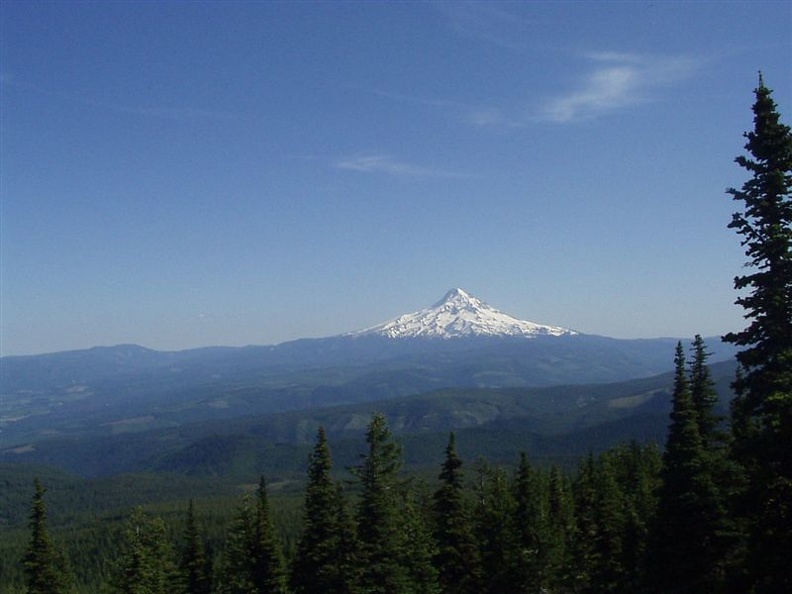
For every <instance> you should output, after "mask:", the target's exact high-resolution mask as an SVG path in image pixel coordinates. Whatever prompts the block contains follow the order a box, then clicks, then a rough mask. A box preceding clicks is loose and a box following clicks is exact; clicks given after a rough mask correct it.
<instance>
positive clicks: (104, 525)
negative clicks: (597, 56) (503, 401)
mask: <svg viewBox="0 0 792 594" xmlns="http://www.w3.org/2000/svg"><path fill="white" fill-rule="evenodd" d="M755 96H756V101H755V103H754V106H753V111H754V116H755V117H754V129H753V131H751V132H749V133H747V134H746V138H747V144H746V146H745V148H746V150H747V152H748V156H743V157H738V158H737V163H738V164H739V165H740V166H741V167H743V168H744V169H746V170H747V171H748V172H749V173H750V175H751V177H750V179H749V181H747V182H746V183H745V184H744V185H743V187H742V188H741V189H740V190H735V189H731V190H729V193H730V194H731V195H732V196H733V197H734V199H735V200H736V201H738V202H739V203H740V204H741V205H742V210H741V211H740V212H738V213H736V214H735V215H734V219H733V221H732V223H731V225H730V227H731V228H733V229H736V231H737V233H738V234H739V235H740V236H741V238H742V244H743V246H744V247H745V253H746V255H747V257H748V263H747V264H748V266H747V269H748V271H747V273H746V274H744V275H742V276H738V277H737V278H736V279H735V288H736V289H738V290H740V291H742V293H741V294H740V297H739V298H738V300H737V303H738V304H739V305H741V306H742V307H743V308H744V310H745V318H746V320H748V326H747V327H746V329H745V330H743V331H741V332H736V333H732V334H730V335H728V336H727V337H726V340H728V341H730V342H732V343H734V344H736V345H738V346H739V347H740V348H741V349H742V350H741V351H740V352H739V354H738V363H739V369H738V374H737V377H736V380H735V382H734V390H735V393H736V397H735V400H734V402H733V404H732V407H731V412H730V415H729V418H722V417H720V416H719V415H718V413H717V410H718V407H717V395H716V391H715V389H714V383H713V380H712V378H711V376H710V372H709V368H708V365H707V357H708V356H709V355H708V351H707V346H706V344H705V343H704V341H703V340H702V339H701V338H700V337H699V336H696V337H695V338H694V340H693V342H692V344H691V345H690V347H689V348H687V349H686V348H685V346H684V345H683V344H682V343H679V344H678V345H677V348H676V351H675V353H673V359H674V370H675V371H674V377H673V392H672V411H671V415H670V419H669V428H668V436H667V442H666V445H665V448H664V450H663V451H661V450H660V449H659V448H658V447H657V446H655V445H653V444H651V443H649V444H644V443H637V442H633V443H630V444H625V445H622V446H619V447H616V448H612V449H610V450H607V451H605V452H603V453H601V454H598V455H593V454H591V455H589V456H588V457H586V458H584V459H583V460H581V461H580V463H579V465H578V467H577V469H576V471H574V472H569V471H566V470H562V469H561V468H559V467H558V466H555V465H550V466H540V465H538V464H535V463H533V462H532V460H531V459H530V458H529V456H528V455H526V454H525V453H523V454H516V455H515V460H514V463H513V465H511V466H508V467H507V466H503V465H495V464H492V463H489V462H488V461H487V460H486V459H479V460H474V461H466V460H462V459H461V458H460V457H459V455H458V452H457V441H456V435H455V434H454V433H453V432H452V433H451V434H450V435H449V438H448V442H447V447H446V450H445V456H444V461H443V463H442V465H441V466H440V467H439V468H437V469H436V472H435V473H434V474H433V476H431V477H429V478H426V477H423V476H419V475H416V474H414V473H413V474H408V473H405V472H403V470H402V462H403V460H402V451H401V446H400V444H399V441H398V440H397V439H396V437H395V436H394V435H393V434H392V432H391V430H390V428H389V427H388V422H387V418H386V417H385V416H384V415H382V414H375V415H374V416H373V417H372V418H371V420H370V423H369V425H368V427H367V430H366V434H365V443H366V447H365V451H364V452H363V453H362V454H361V456H360V459H359V462H358V463H357V464H356V465H354V467H352V468H350V469H349V471H348V472H346V473H345V472H339V471H338V470H335V469H334V468H333V460H332V450H331V444H330V443H329V441H328V439H327V436H326V433H325V431H324V429H320V430H319V432H318V434H317V437H316V441H315V444H314V447H313V450H312V452H311V454H310V458H309V462H308V475H307V481H306V486H305V488H304V489H303V490H299V491H296V492H292V493H291V494H289V493H287V492H282V493H280V494H279V493H278V492H277V491H276V490H275V489H273V488H272V486H269V485H267V483H266V481H265V477H259V478H258V482H257V483H255V482H254V481H255V480H256V478H255V477H251V482H253V485H252V486H251V488H250V489H249V490H248V492H247V493H245V494H244V495H242V496H238V497H235V503H234V505H233V506H232V507H231V508H229V506H228V505H227V501H228V498H223V499H222V501H221V502H217V501H215V502H212V500H210V499H208V498H207V499H202V500H199V501H196V500H193V499H187V500H185V501H184V502H183V503H182V504H181V506H180V509H178V510H173V509H158V508H157V507H155V506H146V507H141V506H134V507H133V508H132V509H131V510H130V511H129V512H128V513H125V514H124V515H123V517H118V516H116V517H106V518H104V519H103V520H102V522H98V523H96V524H94V525H84V524H83V525H80V526H79V527H75V530H74V531H73V532H70V531H69V530H68V529H67V528H66V526H67V525H68V524H67V523H65V522H64V523H63V524H61V527H60V528H59V529H58V531H57V532H56V531H50V529H49V525H48V515H47V514H48V510H47V506H46V487H47V485H45V484H43V483H42V482H41V481H40V480H39V479H35V480H34V481H33V484H32V493H33V495H32V499H31V503H30V507H29V520H28V528H27V530H26V531H15V532H14V533H13V534H10V535H9V541H8V544H4V545H3V549H4V553H5V554H4V560H3V564H2V566H1V567H2V570H3V575H2V576H0V583H2V585H3V587H4V588H5V590H4V591H7V592H8V593H9V594H17V593H18V592H20V593H21V592H29V593H31V594H34V593H35V594H38V593H42V594H43V593H50V594H59V593H71V592H103V593H108V594H114V593H140V594H143V593H145V594H160V593H162V594H164V593H169V594H170V593H177V594H178V593H185V594H187V593H190V594H192V593H202V594H208V593H210V592H211V593H217V594H248V593H251V594H252V593H262V594H263V593H265V592H266V593H283V594H290V593H294V594H309V593H319V592H322V593H333V592H337V593H342V592H343V593H349V594H357V593H365V594H400V593H405V594H406V593H419V594H420V593H426V594H430V593H432V594H435V593H436V594H441V593H442V594H445V593H454V594H464V593H471V594H472V593H489V592H492V593H511V592H514V593H537V592H553V593H571V592H576V593H577V592H583V593H625V594H626V593H647V594H649V593H656V594H672V593H691V594H692V593H700V592H705V593H709V592H712V593H735V594H736V593H749V594H750V593H754V594H765V593H767V594H770V593H773V594H774V593H779V594H780V593H782V592H790V591H792V578H791V577H790V574H792V572H790V571H789V568H788V563H789V553H790V551H792V198H790V193H792V133H790V128H789V127H788V126H785V125H783V124H781V123H780V121H779V115H778V113H777V110H776V106H775V103H774V102H773V100H772V97H771V91H770V90H769V89H768V88H767V87H765V85H764V82H763V80H762V79H761V77H760V81H759V85H758V87H757V89H756V90H755ZM12 540H13V542H12ZM9 553H14V558H13V559H11V560H10V561H9V560H8V557H9Z"/></svg>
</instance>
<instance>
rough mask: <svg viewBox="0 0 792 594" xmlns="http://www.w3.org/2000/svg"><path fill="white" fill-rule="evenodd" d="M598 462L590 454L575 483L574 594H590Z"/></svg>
mask: <svg viewBox="0 0 792 594" xmlns="http://www.w3.org/2000/svg"><path fill="white" fill-rule="evenodd" d="M594 475H595V460H594V454H593V453H589V455H588V456H587V457H586V459H585V460H583V461H581V462H580V464H579V465H578V472H577V476H576V477H575V481H574V482H573V483H572V495H573V501H574V505H575V527H574V531H573V533H572V543H571V546H572V567H571V570H572V574H573V575H572V584H573V588H572V589H573V591H575V592H586V591H587V589H588V587H589V584H590V583H591V576H592V574H593V568H594V539H595V538H596V535H597V522H596V517H595V504H596V496H597V493H596V486H595V484H594Z"/></svg>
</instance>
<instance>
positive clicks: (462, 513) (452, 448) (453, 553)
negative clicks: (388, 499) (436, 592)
mask: <svg viewBox="0 0 792 594" xmlns="http://www.w3.org/2000/svg"><path fill="white" fill-rule="evenodd" d="M445 453H446V458H445V462H443V467H442V470H441V472H440V487H439V488H438V489H437V491H436V492H435V494H434V512H435V531H434V532H435V540H436V542H437V553H436V555H435V565H436V566H437V568H438V570H439V572H440V584H441V586H442V588H443V592H444V593H446V594H467V593H471V594H472V593H475V592H478V591H479V588H480V585H479V578H480V576H479V555H478V548H477V546H476V541H475V539H474V537H473V530H472V523H471V519H470V514H469V513H468V506H467V504H466V502H465V495H464V485H463V474H462V460H461V459H460V458H459V456H458V455H457V451H456V435H455V434H454V433H453V432H451V435H450V437H449V439H448V446H447V447H446V452H445Z"/></svg>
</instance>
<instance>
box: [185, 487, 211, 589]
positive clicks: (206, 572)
mask: <svg viewBox="0 0 792 594" xmlns="http://www.w3.org/2000/svg"><path fill="white" fill-rule="evenodd" d="M211 569H212V568H211V561H210V560H209V559H208V558H207V555H206V550H205V546H204V541H203V537H202V536H201V532H200V529H199V526H198V519H197V517H196V515H195V506H194V504H193V500H192V499H190V503H189V506H188V507H187V525H186V527H185V529H184V546H183V548H182V551H181V559H180V562H179V570H180V576H181V585H182V592H184V594H209V593H210V592H211V591H212V571H211Z"/></svg>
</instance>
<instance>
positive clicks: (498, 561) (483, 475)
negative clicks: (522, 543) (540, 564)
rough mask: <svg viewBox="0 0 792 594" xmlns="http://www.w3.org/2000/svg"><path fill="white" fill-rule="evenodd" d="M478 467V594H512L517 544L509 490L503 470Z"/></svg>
mask: <svg viewBox="0 0 792 594" xmlns="http://www.w3.org/2000/svg"><path fill="white" fill-rule="evenodd" d="M478 466H479V468H478V474H479V479H478V485H477V493H476V495H477V498H476V508H475V535H476V540H477V542H478V546H479V556H480V558H481V575H482V581H481V589H480V592H482V593H491V594H497V593H500V592H510V591H515V578H516V575H517V560H516V556H517V554H518V553H517V545H518V541H517V534H516V531H515V502H514V495H513V493H512V488H511V487H512V486H511V485H510V483H509V479H508V476H507V475H506V472H505V471H504V470H503V469H502V468H499V467H492V466H490V465H489V464H487V463H486V462H485V461H483V460H482V461H480V462H479V464H478ZM516 591H518V592H519V591H520V590H516Z"/></svg>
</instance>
